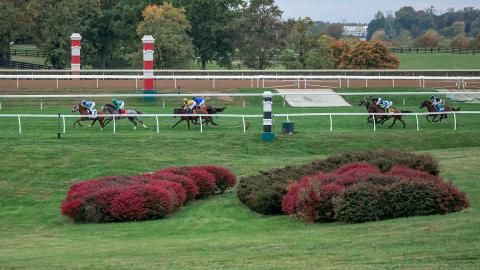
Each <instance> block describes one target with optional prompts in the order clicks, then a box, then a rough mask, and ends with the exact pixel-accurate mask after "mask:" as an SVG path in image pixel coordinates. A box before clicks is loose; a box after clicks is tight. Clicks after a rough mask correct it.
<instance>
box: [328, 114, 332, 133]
mask: <svg viewBox="0 0 480 270" xmlns="http://www.w3.org/2000/svg"><path fill="white" fill-rule="evenodd" d="M329 116H330V131H333V119H332V114H330V115H329Z"/></svg>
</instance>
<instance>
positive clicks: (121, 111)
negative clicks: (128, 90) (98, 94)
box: [112, 99, 125, 114]
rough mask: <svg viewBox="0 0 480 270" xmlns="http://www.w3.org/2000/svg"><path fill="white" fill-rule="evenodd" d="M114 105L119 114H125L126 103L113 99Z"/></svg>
mask: <svg viewBox="0 0 480 270" xmlns="http://www.w3.org/2000/svg"><path fill="white" fill-rule="evenodd" d="M112 103H113V106H115V110H117V111H118V113H119V114H125V102H124V101H123V100H118V99H113V100H112Z"/></svg>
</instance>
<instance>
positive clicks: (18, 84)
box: [17, 78, 20, 89]
mask: <svg viewBox="0 0 480 270" xmlns="http://www.w3.org/2000/svg"><path fill="white" fill-rule="evenodd" d="M19 86H20V83H19V82H18V78H17V89H18V88H19Z"/></svg>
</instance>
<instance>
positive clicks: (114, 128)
mask: <svg viewBox="0 0 480 270" xmlns="http://www.w3.org/2000/svg"><path fill="white" fill-rule="evenodd" d="M113 133H117V124H116V121H115V116H113Z"/></svg>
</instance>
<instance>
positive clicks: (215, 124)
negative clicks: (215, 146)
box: [210, 117, 218, 126]
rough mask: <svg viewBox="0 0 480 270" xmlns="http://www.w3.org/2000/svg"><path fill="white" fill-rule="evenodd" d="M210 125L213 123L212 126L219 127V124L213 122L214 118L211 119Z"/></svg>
mask: <svg viewBox="0 0 480 270" xmlns="http://www.w3.org/2000/svg"><path fill="white" fill-rule="evenodd" d="M210 123H212V125H214V126H218V124H217V123H215V122H213V118H212V117H210Z"/></svg>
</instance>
